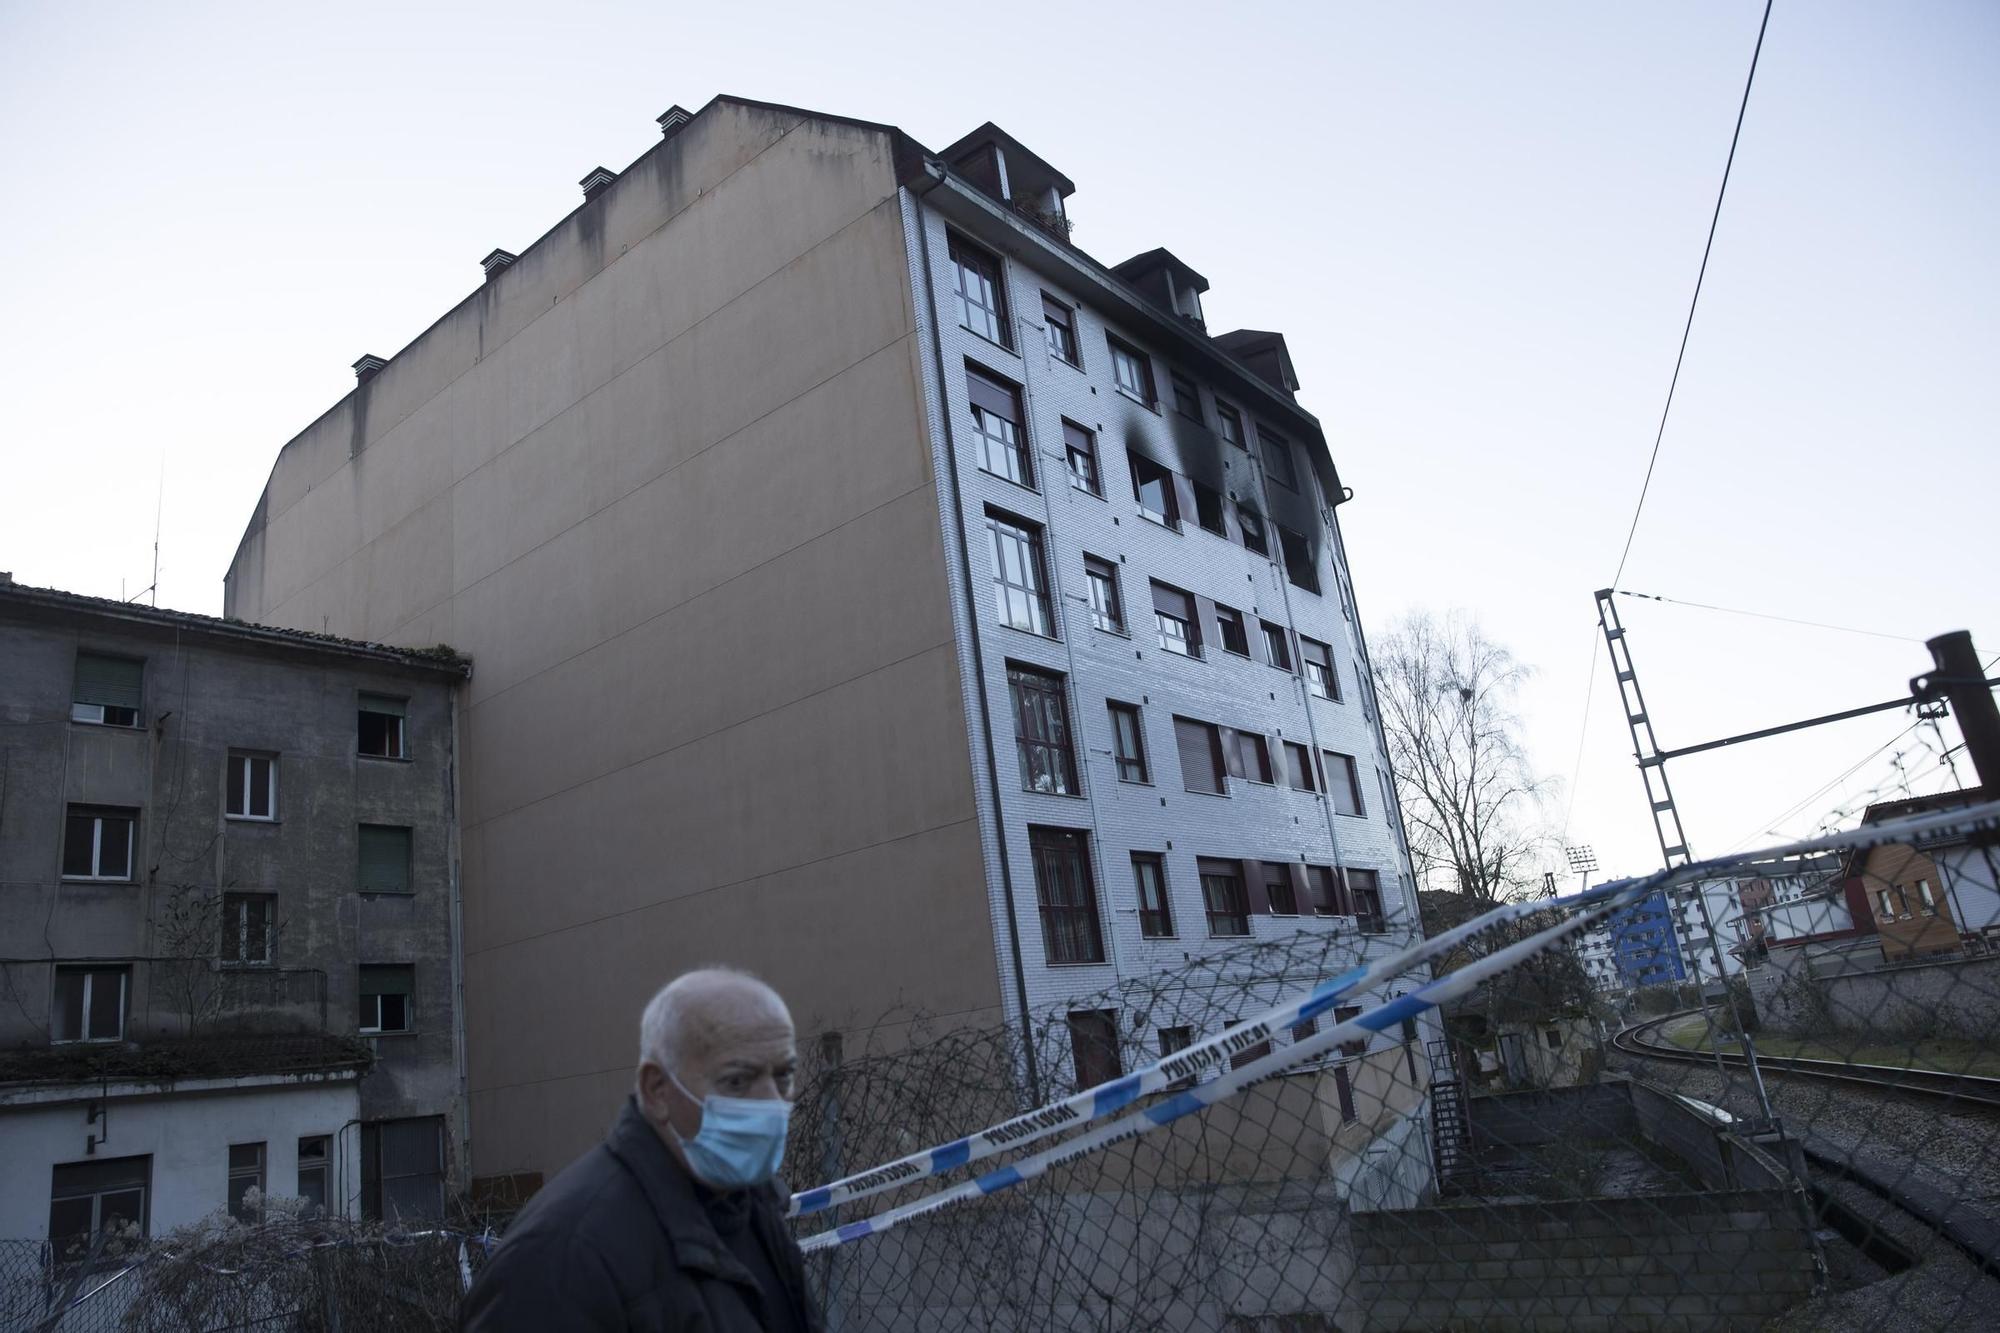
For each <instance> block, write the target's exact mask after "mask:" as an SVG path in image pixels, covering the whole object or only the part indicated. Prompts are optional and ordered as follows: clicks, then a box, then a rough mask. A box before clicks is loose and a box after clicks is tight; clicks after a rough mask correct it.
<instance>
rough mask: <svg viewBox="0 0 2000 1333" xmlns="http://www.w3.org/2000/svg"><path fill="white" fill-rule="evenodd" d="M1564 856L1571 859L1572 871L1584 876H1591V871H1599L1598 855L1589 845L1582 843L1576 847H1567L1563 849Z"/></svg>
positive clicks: (1570, 866)
mask: <svg viewBox="0 0 2000 1333" xmlns="http://www.w3.org/2000/svg"><path fill="white" fill-rule="evenodd" d="M1563 854H1564V855H1566V856H1567V857H1569V868H1570V869H1571V870H1575V871H1578V872H1580V873H1582V874H1589V873H1590V872H1591V871H1593V870H1595V869H1597V853H1596V852H1593V851H1592V850H1590V845H1589V844H1588V843H1582V844H1579V845H1577V846H1575V847H1565V848H1563Z"/></svg>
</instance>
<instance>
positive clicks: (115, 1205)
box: [49, 1157, 153, 1263]
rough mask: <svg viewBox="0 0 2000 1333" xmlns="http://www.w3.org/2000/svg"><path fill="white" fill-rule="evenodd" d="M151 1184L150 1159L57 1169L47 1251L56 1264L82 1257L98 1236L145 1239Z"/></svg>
mask: <svg viewBox="0 0 2000 1333" xmlns="http://www.w3.org/2000/svg"><path fill="white" fill-rule="evenodd" d="M152 1184H153V1159H152V1158H151V1157H107V1158H102V1159H99V1160H96V1161H89V1162H64V1163H60V1164H58V1165H57V1166H56V1167H55V1168H54V1169H53V1170H52V1171H51V1173H50V1182H49V1248H50V1249H51V1250H52V1251H53V1252H54V1255H55V1259H56V1262H58V1263H66V1262H67V1263H74V1262H75V1261H77V1260H79V1259H82V1258H84V1257H85V1256H86V1255H88V1254H89V1253H90V1247H91V1244H92V1241H93V1238H95V1237H96V1236H98V1235H99V1234H103V1235H105V1236H106V1237H107V1238H110V1237H113V1236H118V1237H139V1238H143V1237H144V1236H145V1235H146V1234H147V1214H148V1209H147V1203H148V1196H149V1195H150V1194H151V1193H152Z"/></svg>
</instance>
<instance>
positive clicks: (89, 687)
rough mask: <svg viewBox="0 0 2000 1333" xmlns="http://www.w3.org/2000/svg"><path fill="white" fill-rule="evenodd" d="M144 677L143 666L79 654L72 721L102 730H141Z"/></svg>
mask: <svg viewBox="0 0 2000 1333" xmlns="http://www.w3.org/2000/svg"><path fill="white" fill-rule="evenodd" d="M145 675H146V664H145V663H144V662H138V661H134V660H132V659H131V658H128V657H105V656H103V655H102V654H99V653H78V654H77V655H76V679H75V682H74V685H73V688H72V689H71V690H70V696H69V697H70V705H69V717H70V721H72V722H90V723H94V724H96V725H98V726H103V727H136V726H138V725H139V703H140V699H141V695H140V687H141V686H142V685H143V684H144V682H145Z"/></svg>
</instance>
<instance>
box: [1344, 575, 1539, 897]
mask: <svg viewBox="0 0 2000 1333" xmlns="http://www.w3.org/2000/svg"><path fill="white" fill-rule="evenodd" d="M1374 658H1375V678H1376V692H1377V694H1378V696H1379V701H1378V702H1379V706H1380V708H1381V713H1382V726H1383V730H1384V731H1385V732H1386V733H1387V736H1388V741H1389V759H1390V762H1391V763H1392V764H1393V765H1394V766H1395V770H1396V794H1397V796H1398V797H1399V798H1400V800H1401V802H1402V806H1403V821H1404V824H1405V825H1406V827H1407V829H1408V832H1409V837H1410V859H1411V862H1412V865H1413V868H1414V869H1415V870H1416V873H1417V878H1418V880H1419V881H1420V882H1421V883H1423V884H1424V885H1425V886H1426V887H1427V888H1431V889H1435V890H1445V891H1449V892H1455V893H1463V894H1466V895H1469V896H1470V897H1472V898H1473V899H1475V900H1478V901H1481V902H1493V901H1495V900H1497V899H1500V898H1507V897H1515V896H1518V895H1520V894H1523V893H1525V892H1527V891H1528V890H1529V889H1530V888H1531V886H1532V885H1533V883H1534V873H1533V871H1534V865H1535V863H1536V860H1537V858H1538V855H1539V852H1540V849H1541V842H1542V839H1541V837H1540V836H1539V835H1538V833H1537V832H1536V829H1535V826H1536V823H1537V819H1536V816H1537V813H1538V809H1537V807H1538V804H1539V800H1540V796H1541V791H1542V785H1543V784H1542V783H1541V782H1539V781H1538V780H1537V779H1536V778H1535V776H1534V774H1533V773H1532V772H1531V771H1530V770H1529V767H1528V761H1527V757H1526V755H1525V754H1524V753H1523V751H1522V749H1521V743H1520V736H1519V732H1520V719H1519V718H1517V717H1516V716H1515V715H1514V713H1513V711H1512V704H1513V697H1514V692H1515V690H1516V689H1517V688H1518V687H1519V686H1520V683H1521V682H1522V681H1523V680H1524V679H1526V678H1527V675H1528V669H1527V668H1526V667H1524V666H1522V665H1521V664H1520V663H1519V662H1517V661H1515V660H1514V656H1513V654H1511V653H1509V652H1508V651H1507V650H1506V649H1505V648H1503V647H1501V646H1500V645H1498V644H1496V643H1494V642H1493V641H1492V640H1491V639H1488V638H1487V637H1486V635H1485V633H1484V632H1483V631H1481V630H1480V628H1479V626H1478V624H1476V623H1475V622H1473V621H1471V620H1469V619H1466V618H1465V617H1463V616H1461V615H1458V614H1456V613H1454V614H1453V615H1451V616H1450V617H1448V618H1446V619H1445V620H1443V621H1442V622H1440V621H1438V620H1436V619H1434V618H1432V617H1431V616H1430V615H1428V614H1426V613H1423V612H1417V613H1414V614H1412V615H1409V616H1406V617H1404V618H1403V619H1402V620H1400V621H1398V622H1397V623H1396V624H1395V625H1394V626H1392V627H1391V629H1390V632H1389V633H1388V635H1387V636H1385V637H1384V638H1383V640H1382V641H1381V643H1380V645H1379V646H1378V647H1377V648H1376V650H1375V653H1374Z"/></svg>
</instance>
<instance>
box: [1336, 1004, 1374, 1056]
mask: <svg viewBox="0 0 2000 1333" xmlns="http://www.w3.org/2000/svg"><path fill="white" fill-rule="evenodd" d="M1359 1017H1361V1006H1360V1005H1358V1004H1343V1005H1339V1006H1337V1007H1336V1008H1335V1009H1334V1011H1333V1021H1334V1024H1335V1026H1338V1025H1340V1024H1342V1023H1347V1022H1351V1021H1352V1020H1354V1019H1357V1018H1359ZM1340 1053H1341V1054H1342V1055H1344V1056H1349V1057H1352V1056H1356V1055H1366V1054H1367V1053H1368V1038H1366V1037H1363V1038H1361V1040H1359V1041H1343V1042H1342V1043H1340Z"/></svg>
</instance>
